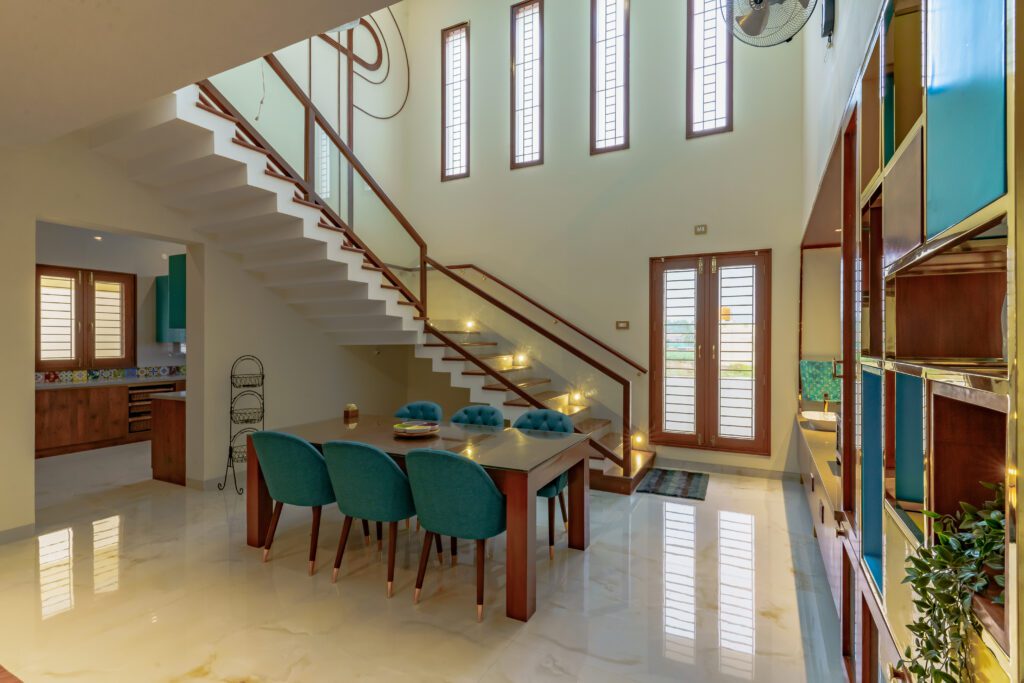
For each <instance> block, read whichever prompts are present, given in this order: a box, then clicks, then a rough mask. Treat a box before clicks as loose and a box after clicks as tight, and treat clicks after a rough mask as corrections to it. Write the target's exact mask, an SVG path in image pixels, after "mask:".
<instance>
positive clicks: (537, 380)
mask: <svg viewBox="0 0 1024 683" xmlns="http://www.w3.org/2000/svg"><path fill="white" fill-rule="evenodd" d="M511 381H512V384H514V385H516V386H517V387H519V388H520V389H527V388H529V387H536V386H539V385H541V384H550V383H551V380H550V379H548V378H547V377H527V378H525V379H520V380H511ZM484 389H486V390H487V391H508V387H506V386H505V385H504V384H501V383H500V382H494V383H493V384H485V385H484Z"/></svg>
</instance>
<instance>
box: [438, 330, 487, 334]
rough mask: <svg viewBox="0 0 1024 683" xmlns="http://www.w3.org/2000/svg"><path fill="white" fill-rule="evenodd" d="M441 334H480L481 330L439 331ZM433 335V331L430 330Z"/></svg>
mask: <svg viewBox="0 0 1024 683" xmlns="http://www.w3.org/2000/svg"><path fill="white" fill-rule="evenodd" d="M438 332H440V333H441V334H480V330H438ZM430 333H431V334H433V330H430Z"/></svg>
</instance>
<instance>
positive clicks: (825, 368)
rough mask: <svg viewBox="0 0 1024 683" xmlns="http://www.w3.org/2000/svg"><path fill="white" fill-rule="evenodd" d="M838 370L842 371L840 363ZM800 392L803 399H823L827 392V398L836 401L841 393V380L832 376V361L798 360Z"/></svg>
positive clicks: (839, 398)
mask: <svg viewBox="0 0 1024 683" xmlns="http://www.w3.org/2000/svg"><path fill="white" fill-rule="evenodd" d="M839 371H840V372H842V364H841V363H840V365H839ZM800 392H801V393H802V394H803V397H804V400H805V401H824V400H825V394H826V393H828V400H829V401H832V402H833V403H838V402H839V401H840V400H841V397H842V395H843V381H842V380H841V379H838V378H836V377H833V376H832V361H828V360H802V361H800Z"/></svg>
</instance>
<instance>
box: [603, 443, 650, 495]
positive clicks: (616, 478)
mask: <svg viewBox="0 0 1024 683" xmlns="http://www.w3.org/2000/svg"><path fill="white" fill-rule="evenodd" d="M654 458H655V454H654V452H652V451H641V450H636V449H634V450H633V451H632V461H633V462H632V465H633V474H632V476H631V477H625V476H623V473H622V468H621V467H619V466H618V465H616V464H615V463H614V462H612V461H611V460H608V459H603V460H596V459H591V461H590V488H591V490H594V491H609V492H611V493H618V494H621V495H627V496H628V495H630V494H632V493H633V492H634V491H635V490H636V488H637V486H639V485H640V482H641V481H643V478H644V476H646V475H647V473H648V472H649V471H650V469H651V467H653V466H654Z"/></svg>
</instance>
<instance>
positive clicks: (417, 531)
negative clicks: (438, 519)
mask: <svg viewBox="0 0 1024 683" xmlns="http://www.w3.org/2000/svg"><path fill="white" fill-rule="evenodd" d="M419 532H420V518H419V517H417V518H416V533H419Z"/></svg>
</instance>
